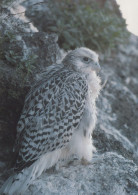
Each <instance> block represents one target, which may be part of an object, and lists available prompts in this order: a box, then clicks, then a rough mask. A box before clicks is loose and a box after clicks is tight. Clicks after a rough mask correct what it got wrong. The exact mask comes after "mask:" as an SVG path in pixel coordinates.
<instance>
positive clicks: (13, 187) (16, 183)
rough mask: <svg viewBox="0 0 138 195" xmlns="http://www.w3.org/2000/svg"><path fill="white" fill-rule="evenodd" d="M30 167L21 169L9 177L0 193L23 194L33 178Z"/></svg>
mask: <svg viewBox="0 0 138 195" xmlns="http://www.w3.org/2000/svg"><path fill="white" fill-rule="evenodd" d="M33 178H34V177H33V171H32V169H31V170H30V169H28V168H27V169H23V170H22V171H21V172H19V173H17V174H14V175H12V176H11V177H9V178H8V179H7V180H6V182H5V183H4V184H3V186H2V187H1V189H0V195H23V194H25V191H26V189H27V188H28V187H29V185H30V184H31V182H32V181H33V180H34V179H33Z"/></svg>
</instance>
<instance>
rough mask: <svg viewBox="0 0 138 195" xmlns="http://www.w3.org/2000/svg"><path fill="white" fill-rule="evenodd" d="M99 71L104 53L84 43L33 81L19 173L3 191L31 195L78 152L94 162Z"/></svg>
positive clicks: (18, 146) (18, 149)
mask: <svg viewBox="0 0 138 195" xmlns="http://www.w3.org/2000/svg"><path fill="white" fill-rule="evenodd" d="M99 71H100V65H99V59H98V54H97V53H96V52H95V51H93V50H91V49H88V48H86V47H80V48H76V49H74V50H71V51H69V52H67V54H66V56H65V57H64V58H63V60H62V61H61V63H59V64H53V65H51V66H49V67H48V68H47V70H46V71H45V72H44V73H43V74H42V77H41V78H40V79H39V80H37V81H36V82H35V83H34V84H33V85H32V87H31V89H30V91H29V93H28V94H27V96H26V98H25V102H24V107H23V110H22V113H21V116H20V119H19V122H18V124H17V136H16V142H15V146H14V151H15V153H16V154H17V155H16V162H15V165H14V169H13V170H14V173H13V175H11V176H10V178H9V179H8V180H7V181H6V182H5V183H4V184H3V186H2V188H1V190H0V192H1V193H0V194H8V195H17V194H18V195H19V194H25V191H26V189H27V188H28V187H29V186H30V185H31V183H32V181H34V180H35V179H36V178H38V177H39V176H40V175H41V174H42V173H43V172H44V171H45V170H47V169H49V168H50V167H52V166H54V165H56V164H57V163H58V161H60V160H64V159H68V158H69V157H70V156H72V155H76V156H77V158H78V159H80V160H86V161H87V162H91V159H92V154H93V151H94V146H93V142H92V132H93V130H94V128H95V125H96V121H97V109H96V99H97V98H98V96H99V94H100V90H101V80H100V77H99V76H98V72H99Z"/></svg>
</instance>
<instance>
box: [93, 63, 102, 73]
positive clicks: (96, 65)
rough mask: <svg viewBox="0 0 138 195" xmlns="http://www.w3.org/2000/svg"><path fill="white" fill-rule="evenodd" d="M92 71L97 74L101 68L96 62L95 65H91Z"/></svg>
mask: <svg viewBox="0 0 138 195" xmlns="http://www.w3.org/2000/svg"><path fill="white" fill-rule="evenodd" d="M93 70H94V71H96V72H97V73H99V72H100V70H101V67H100V64H99V63H98V62H96V63H95V64H94V65H93Z"/></svg>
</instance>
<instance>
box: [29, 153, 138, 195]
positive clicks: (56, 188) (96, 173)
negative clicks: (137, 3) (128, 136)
mask: <svg viewBox="0 0 138 195" xmlns="http://www.w3.org/2000/svg"><path fill="white" fill-rule="evenodd" d="M137 171H138V168H137V166H136V165H135V164H134V163H133V161H131V160H127V159H125V158H124V157H122V156H121V155H117V154H116V153H113V152H105V153H104V154H102V155H98V156H94V158H93V160H92V163H91V164H90V165H88V166H84V165H81V164H80V163H79V162H75V161H74V162H73V164H71V165H69V166H66V167H61V168H60V169H59V170H58V171H52V173H48V172H46V173H44V174H42V176H41V177H40V178H39V179H37V180H36V181H35V182H34V184H33V185H32V186H30V189H29V190H28V191H27V192H26V195H32V194H39V195H49V194H55V195H58V194H60V195H64V194H67V195H69V194H74V195H75V194H89V195H90V194H93V195H94V194H95V195H107V194H112V195H120V194H121V195H128V194H131V195H136V194H137V192H138V183H137V173H138V172H137Z"/></svg>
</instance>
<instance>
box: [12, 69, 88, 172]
mask: <svg viewBox="0 0 138 195" xmlns="http://www.w3.org/2000/svg"><path fill="white" fill-rule="evenodd" d="M87 90H88V88H87V83H86V81H85V79H84V78H83V77H82V76H81V75H79V74H78V73H74V72H73V71H69V70H64V69H61V70H60V71H57V72H56V73H55V74H54V75H53V76H52V77H51V78H50V79H49V80H46V81H42V83H41V84H40V85H39V86H38V85H37V87H36V88H35V89H34V90H32V93H30V95H29V96H27V99H26V101H25V105H24V109H23V114H22V115H21V118H20V121H19V124H18V128H19V127H20V124H23V125H22V131H21V133H20V136H19V138H18V141H19V144H18V145H19V152H18V158H17V161H16V166H15V170H21V169H23V168H24V167H27V166H30V165H31V164H32V163H33V162H34V161H36V160H37V159H38V158H39V157H40V156H41V155H43V154H45V153H47V152H51V151H54V150H56V149H58V148H62V147H64V146H66V145H67V143H68V142H69V141H70V139H71V136H72V134H73V132H74V130H75V129H76V128H77V127H78V125H79V123H80V121H81V118H82V114H83V111H84V106H85V101H86V94H87Z"/></svg>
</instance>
